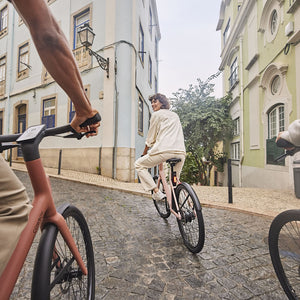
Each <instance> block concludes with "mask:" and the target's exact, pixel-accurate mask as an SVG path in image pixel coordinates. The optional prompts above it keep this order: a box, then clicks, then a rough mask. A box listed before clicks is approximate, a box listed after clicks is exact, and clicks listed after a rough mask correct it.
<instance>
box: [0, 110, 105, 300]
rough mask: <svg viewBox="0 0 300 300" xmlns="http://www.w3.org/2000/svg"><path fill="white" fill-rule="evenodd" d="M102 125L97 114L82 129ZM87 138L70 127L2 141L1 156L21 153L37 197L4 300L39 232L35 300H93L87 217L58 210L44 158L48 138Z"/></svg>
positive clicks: (40, 128)
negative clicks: (41, 149) (17, 149)
mask: <svg viewBox="0 0 300 300" xmlns="http://www.w3.org/2000/svg"><path fill="white" fill-rule="evenodd" d="M100 120H101V117H100V115H99V114H96V115H95V116H94V117H93V118H90V119H88V120H86V121H85V122H84V123H83V124H82V125H81V127H83V126H88V125H90V124H94V123H96V122H98V121H100ZM67 133H68V134H67ZM87 133H90V132H87ZM87 133H77V132H76V131H74V130H73V129H72V127H71V126H70V125H65V126H60V127H55V128H48V129H46V128H45V125H37V126H32V127H29V128H28V129H27V130H26V131H25V132H24V133H22V134H12V135H2V136H0V152H3V151H4V150H8V149H11V148H14V147H18V146H20V147H21V149H22V152H23V157H24V161H25V163H26V167H27V170H28V174H29V176H30V180H31V184H32V187H33V191H34V199H33V203H32V206H33V207H32V210H31V212H30V214H29V219H28V223H27V225H26V227H25V229H24V230H23V232H22V233H21V236H20V239H19V241H18V244H17V246H16V248H15V250H14V252H13V254H12V256H11V258H10V260H9V261H8V264H7V266H6V268H5V269H4V271H3V273H2V275H1V277H0V299H1V300H5V299H8V298H9V297H10V295H11V293H12V291H13V288H14V286H15V284H16V281H17V279H18V276H19V274H20V271H21V269H22V266H23V264H24V261H25V259H26V257H27V254H28V251H29V249H30V248H31V245H32V243H33V240H34V237H35V235H36V233H37V232H38V230H39V228H40V229H41V238H40V240H39V245H38V248H37V252H36V257H35V263H34V269H33V276H32V286H31V299H33V300H41V299H43V300H44V299H50V297H51V298H58V297H59V298H61V299H89V300H90V299H91V300H92V299H94V297H95V263H94V251H93V244H92V240H91V235H90V232H89V227H88V224H87V222H86V220H85V218H84V216H83V214H82V212H81V211H80V210H79V209H78V208H76V207H75V206H72V205H71V204H64V205H62V206H60V207H59V208H58V209H57V210H56V207H55V204H54V201H53V198H52V194H51V187H50V181H49V178H48V176H47V175H46V173H45V170H44V167H43V164H42V161H41V158H40V154H39V144H40V142H41V141H42V139H43V138H44V137H48V136H56V135H60V136H61V134H67V135H63V136H62V137H65V138H77V139H81V138H82V137H83V136H84V135H86V134H87Z"/></svg>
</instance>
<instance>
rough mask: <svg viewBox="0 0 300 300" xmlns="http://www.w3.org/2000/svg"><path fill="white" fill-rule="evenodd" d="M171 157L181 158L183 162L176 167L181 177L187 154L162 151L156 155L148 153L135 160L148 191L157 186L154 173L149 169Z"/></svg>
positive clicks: (143, 184)
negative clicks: (153, 176)
mask: <svg viewBox="0 0 300 300" xmlns="http://www.w3.org/2000/svg"><path fill="white" fill-rule="evenodd" d="M170 158H180V159H181V162H179V163H177V164H176V166H175V167H174V171H176V174H177V177H178V178H179V176H180V173H181V170H182V167H183V164H184V159H185V155H181V154H179V155H178V154H174V153H160V154H156V155H149V154H146V155H144V156H142V157H140V158H139V159H138V160H137V161H136V162H135V168H136V171H137V173H138V175H139V178H140V181H141V184H142V186H143V188H144V189H145V190H146V191H152V190H153V189H154V188H156V184H155V182H154V180H153V178H152V175H151V174H150V173H149V172H148V169H149V168H152V167H155V166H157V165H159V164H160V163H162V162H165V161H166V160H168V159H170ZM166 175H167V174H166Z"/></svg>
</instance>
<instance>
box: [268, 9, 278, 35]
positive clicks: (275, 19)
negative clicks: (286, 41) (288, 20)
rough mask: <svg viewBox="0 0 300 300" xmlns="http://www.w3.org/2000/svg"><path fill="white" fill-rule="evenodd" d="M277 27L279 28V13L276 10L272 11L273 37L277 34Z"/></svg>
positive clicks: (271, 26) (271, 28) (271, 25)
mask: <svg viewBox="0 0 300 300" xmlns="http://www.w3.org/2000/svg"><path fill="white" fill-rule="evenodd" d="M277 26H278V13H277V10H276V9H274V10H273V11H272V14H271V18H270V30H271V34H272V35H274V34H275V33H276V31H277Z"/></svg>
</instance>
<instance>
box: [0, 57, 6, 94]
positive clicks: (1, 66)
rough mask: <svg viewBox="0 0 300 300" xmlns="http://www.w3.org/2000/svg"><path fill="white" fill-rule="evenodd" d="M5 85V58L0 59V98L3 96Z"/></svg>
mask: <svg viewBox="0 0 300 300" xmlns="http://www.w3.org/2000/svg"><path fill="white" fill-rule="evenodd" d="M5 84H6V56H3V57H1V58H0V96H3V95H4V94H5Z"/></svg>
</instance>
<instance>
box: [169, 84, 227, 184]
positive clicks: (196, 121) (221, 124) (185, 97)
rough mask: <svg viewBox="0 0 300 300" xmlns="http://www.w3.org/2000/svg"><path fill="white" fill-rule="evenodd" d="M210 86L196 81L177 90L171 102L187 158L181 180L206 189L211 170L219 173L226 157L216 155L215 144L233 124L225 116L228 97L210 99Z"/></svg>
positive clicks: (212, 89) (211, 86) (211, 85)
mask: <svg viewBox="0 0 300 300" xmlns="http://www.w3.org/2000/svg"><path fill="white" fill-rule="evenodd" d="M213 91H214V84H211V83H209V82H207V81H206V82H203V81H201V80H200V79H197V84H196V85H190V86H189V88H188V89H179V90H178V91H177V92H176V93H174V96H175V98H173V99H172V101H171V102H172V110H173V111H175V112H176V113H177V114H178V115H179V117H180V120H181V123H182V128H183V133H184V137H185V144H186V148H187V149H186V150H187V157H186V162H185V166H184V168H183V171H182V175H181V179H182V180H185V181H188V182H190V183H198V182H200V183H201V184H202V185H209V178H210V171H211V169H212V166H213V165H215V166H217V167H218V170H219V171H222V167H223V164H224V162H225V160H226V154H225V153H223V152H217V151H216V148H215V147H216V144H217V143H218V142H220V141H223V140H225V139H230V138H231V135H232V129H233V122H232V119H231V116H230V114H229V109H230V103H231V96H230V95H227V96H225V97H223V98H220V99H217V98H215V97H214V96H211V94H212V92H213Z"/></svg>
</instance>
